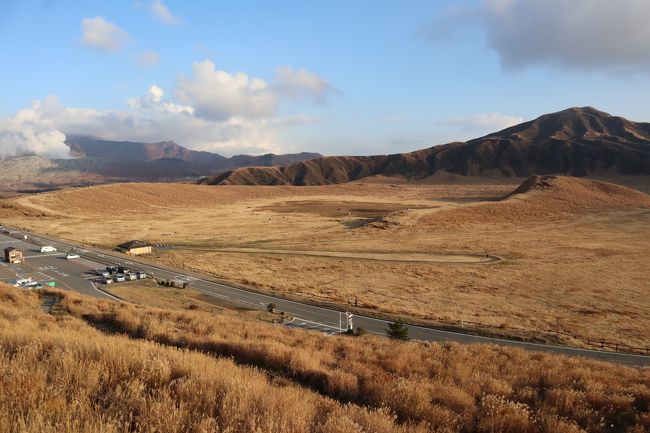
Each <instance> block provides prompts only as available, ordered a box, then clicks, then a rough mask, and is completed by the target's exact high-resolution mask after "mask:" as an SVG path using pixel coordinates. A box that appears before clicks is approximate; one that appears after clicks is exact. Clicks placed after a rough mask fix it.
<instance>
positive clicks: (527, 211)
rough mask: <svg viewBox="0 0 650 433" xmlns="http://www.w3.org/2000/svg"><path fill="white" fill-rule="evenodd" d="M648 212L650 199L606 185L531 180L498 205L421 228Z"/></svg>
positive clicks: (456, 210)
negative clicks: (605, 213) (633, 211)
mask: <svg viewBox="0 0 650 433" xmlns="http://www.w3.org/2000/svg"><path fill="white" fill-rule="evenodd" d="M634 209H650V195H647V194H644V193H642V192H639V191H636V190H633V189H630V188H626V187H624V186H620V185H615V184H612V183H607V182H600V181H595V180H588V179H580V178H576V177H565V176H533V177H531V178H529V179H527V180H526V181H524V182H523V183H522V184H521V185H519V187H518V188H517V189H515V190H514V191H513V192H512V193H510V194H508V195H507V196H506V197H504V198H503V199H501V200H500V201H498V202H484V203H473V204H469V205H459V206H456V207H451V208H445V209H441V210H440V211H434V212H431V213H429V214H427V215H424V216H423V217H422V218H420V220H419V221H418V223H419V224H423V225H434V226H438V225H445V226H446V225H459V224H466V223H477V224H484V223H518V222H519V221H522V220H529V219H534V218H539V219H549V218H558V217H560V218H572V217H575V216H578V215H585V214H598V213H603V212H615V211H629V210H634Z"/></svg>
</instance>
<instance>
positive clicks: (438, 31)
mask: <svg viewBox="0 0 650 433" xmlns="http://www.w3.org/2000/svg"><path fill="white" fill-rule="evenodd" d="M648 16H650V2H648V1H647V0H617V1H612V0H571V1H567V0H482V1H481V2H480V3H479V5H477V6H471V4H470V3H465V4H460V5H454V6H452V7H450V8H448V9H447V10H445V11H443V12H442V13H441V14H440V15H439V16H437V17H435V18H434V19H433V20H432V21H431V22H430V23H429V24H427V25H425V26H423V27H421V28H420V29H419V31H418V33H419V34H420V35H422V36H425V37H427V38H428V39H430V40H432V41H435V42H446V41H447V40H448V39H450V38H451V37H452V36H459V37H460V36H462V35H468V34H471V32H468V31H467V30H468V27H473V26H478V28H480V29H481V30H482V31H484V32H485V36H486V41H487V44H488V46H489V47H490V48H492V49H494V50H495V51H496V53H497V54H498V56H499V59H500V61H501V64H502V66H503V67H504V68H505V69H511V70H516V69H521V68H525V67H528V66H535V65H541V66H550V67H554V68H560V69H578V70H587V71H605V72H610V73H630V72H638V71H646V72H647V71H650V26H648V25H647V21H648V19H647V17H648Z"/></svg>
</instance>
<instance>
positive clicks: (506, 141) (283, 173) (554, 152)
mask: <svg viewBox="0 0 650 433" xmlns="http://www.w3.org/2000/svg"><path fill="white" fill-rule="evenodd" d="M437 172H447V173H454V174H457V175H462V176H483V177H528V176H532V175H537V174H539V175H546V174H565V175H571V176H586V175H592V174H596V175H598V174H615V175H650V123H638V122H632V121H629V120H627V119H624V118H622V117H617V116H612V115H610V114H607V113H604V112H602V111H599V110H597V109H595V108H592V107H580V108H569V109H566V110H563V111H559V112H556V113H551V114H545V115H543V116H541V117H539V118H537V119H535V120H532V121H529V122H524V123H521V124H519V125H515V126H512V127H510V128H507V129H504V130H502V131H499V132H496V133H492V134H488V135H486V136H484V137H481V138H477V139H474V140H470V141H467V142H454V143H449V144H445V145H439V146H434V147H430V148H428V149H423V150H418V151H415V152H409V153H399V154H393V155H375V156H334V157H320V158H314V159H309V160H305V161H299V162H296V163H294V164H288V165H284V166H281V167H247V168H238V169H234V170H229V171H226V172H223V173H220V174H217V175H215V176H210V177H206V178H204V179H202V180H201V181H200V183H203V184H210V185H326V184H337V183H344V182H350V181H355V180H359V179H363V178H366V177H369V176H377V175H382V176H400V177H404V178H406V179H409V180H419V179H424V178H427V177H429V176H432V175H433V174H434V173H437Z"/></svg>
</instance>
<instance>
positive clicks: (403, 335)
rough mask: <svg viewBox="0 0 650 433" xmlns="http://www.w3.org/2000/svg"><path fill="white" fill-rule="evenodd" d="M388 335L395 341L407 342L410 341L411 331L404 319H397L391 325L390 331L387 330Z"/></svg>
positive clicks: (389, 325) (389, 326)
mask: <svg viewBox="0 0 650 433" xmlns="http://www.w3.org/2000/svg"><path fill="white" fill-rule="evenodd" d="M386 334H387V335H388V336H389V337H390V338H394V339H395V340H404V341H406V340H408V339H409V329H408V328H407V327H406V325H405V324H404V322H403V321H402V319H397V320H395V321H394V322H393V323H389V324H388V329H386Z"/></svg>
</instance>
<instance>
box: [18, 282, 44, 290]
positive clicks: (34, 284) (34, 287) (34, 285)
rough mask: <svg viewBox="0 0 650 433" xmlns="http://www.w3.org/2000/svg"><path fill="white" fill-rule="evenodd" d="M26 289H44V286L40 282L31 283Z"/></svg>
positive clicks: (25, 286) (26, 285)
mask: <svg viewBox="0 0 650 433" xmlns="http://www.w3.org/2000/svg"><path fill="white" fill-rule="evenodd" d="M23 287H24V288H25V289H42V288H43V285H42V284H41V283H39V282H36V281H33V282H31V283H27V284H25V285H24V286H23Z"/></svg>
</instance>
